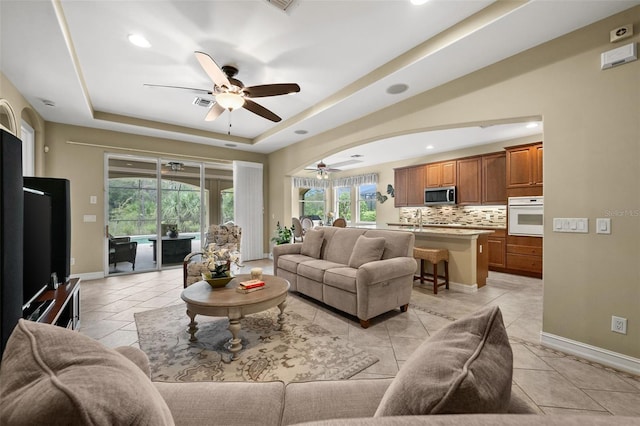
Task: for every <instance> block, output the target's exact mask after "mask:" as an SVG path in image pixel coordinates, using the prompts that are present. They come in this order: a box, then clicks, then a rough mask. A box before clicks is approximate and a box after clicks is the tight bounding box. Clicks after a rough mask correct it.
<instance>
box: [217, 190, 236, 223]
mask: <svg viewBox="0 0 640 426" xmlns="http://www.w3.org/2000/svg"><path fill="white" fill-rule="evenodd" d="M220 211H221V212H222V214H221V222H220V223H227V222H233V221H234V216H233V188H227V189H223V190H222V191H220Z"/></svg>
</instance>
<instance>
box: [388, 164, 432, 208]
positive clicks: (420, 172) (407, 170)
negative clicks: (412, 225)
mask: <svg viewBox="0 0 640 426" xmlns="http://www.w3.org/2000/svg"><path fill="white" fill-rule="evenodd" d="M424 170H425V167H424V165H420V166H411V167H403V168H399V169H395V170H394V179H393V181H394V190H395V198H394V201H393V204H394V206H395V207H412V206H413V207H416V206H422V205H424Z"/></svg>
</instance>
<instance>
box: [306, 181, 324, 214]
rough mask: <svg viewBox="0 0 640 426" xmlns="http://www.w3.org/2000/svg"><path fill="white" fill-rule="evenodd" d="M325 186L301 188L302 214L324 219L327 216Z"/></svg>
mask: <svg viewBox="0 0 640 426" xmlns="http://www.w3.org/2000/svg"><path fill="white" fill-rule="evenodd" d="M324 195H325V190H324V188H310V189H308V188H300V215H301V216H307V217H311V218H312V219H314V220H322V218H324V216H325V212H324V206H325V196H324Z"/></svg>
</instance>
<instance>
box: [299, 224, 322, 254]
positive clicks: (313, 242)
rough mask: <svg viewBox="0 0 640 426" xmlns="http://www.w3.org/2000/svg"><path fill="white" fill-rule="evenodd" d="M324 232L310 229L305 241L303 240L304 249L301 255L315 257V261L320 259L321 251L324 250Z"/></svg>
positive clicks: (302, 248)
mask: <svg viewBox="0 0 640 426" xmlns="http://www.w3.org/2000/svg"><path fill="white" fill-rule="evenodd" d="M323 236H324V232H323V231H322V229H310V230H308V231H307V232H306V233H305V234H304V240H302V247H301V248H300V254H304V255H305V256H309V257H313V258H314V259H319V258H320V250H321V249H322V242H323V241H324V238H323Z"/></svg>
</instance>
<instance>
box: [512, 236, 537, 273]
mask: <svg viewBox="0 0 640 426" xmlns="http://www.w3.org/2000/svg"><path fill="white" fill-rule="evenodd" d="M507 270H508V271H509V272H514V273H517V274H521V275H529V276H532V277H537V278H542V238H539V237H520V236H513V235H509V236H508V237H507Z"/></svg>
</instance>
